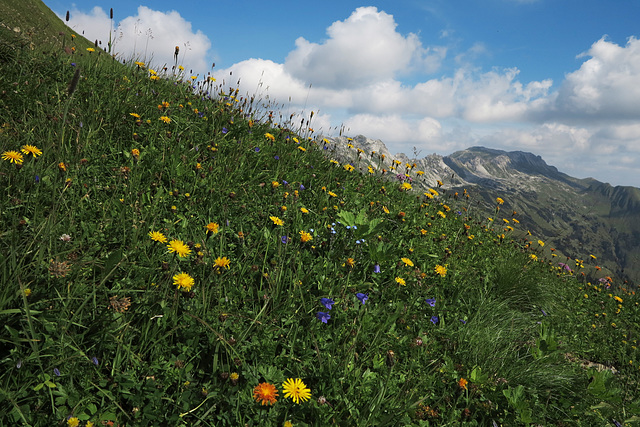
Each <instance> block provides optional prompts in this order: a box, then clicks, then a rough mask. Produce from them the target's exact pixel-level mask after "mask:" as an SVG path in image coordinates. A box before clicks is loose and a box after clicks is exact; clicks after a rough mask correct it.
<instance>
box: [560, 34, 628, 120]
mask: <svg viewBox="0 0 640 427" xmlns="http://www.w3.org/2000/svg"><path fill="white" fill-rule="evenodd" d="M579 57H590V58H589V59H588V60H586V61H585V62H583V63H582V65H581V66H580V68H579V69H578V70H576V71H574V72H572V73H569V74H567V76H566V78H565V81H564V82H563V83H562V86H561V87H560V89H559V91H558V95H557V98H556V100H555V105H554V107H555V108H554V112H556V113H560V114H563V115H565V116H567V117H569V118H573V119H585V120H589V121H593V120H594V119H596V120H611V119H615V120H621V119H622V120H625V119H633V120H637V119H640V40H638V39H636V38H634V37H631V38H629V39H628V41H627V44H626V46H624V47H623V46H620V45H618V44H616V43H613V42H610V41H607V39H606V37H603V38H601V39H600V40H598V41H597V42H595V43H594V44H593V45H592V46H591V48H590V49H589V50H588V51H587V52H585V53H583V54H581V55H579Z"/></svg>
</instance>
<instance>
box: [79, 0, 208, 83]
mask: <svg viewBox="0 0 640 427" xmlns="http://www.w3.org/2000/svg"><path fill="white" fill-rule="evenodd" d="M137 12H138V13H137V14H136V15H134V16H129V17H127V18H125V19H123V20H122V21H120V23H117V24H116V23H114V27H115V28H113V31H112V40H113V49H112V51H114V52H115V53H116V54H118V56H119V57H120V58H122V59H127V60H129V59H135V60H141V61H145V62H151V63H152V65H153V66H155V67H161V66H163V65H167V66H168V67H171V66H172V65H173V64H174V56H173V54H174V49H175V46H179V47H180V55H179V59H178V62H179V63H180V64H182V65H183V66H184V67H185V68H186V69H187V70H190V69H193V70H194V72H196V73H202V74H204V73H205V72H206V71H207V69H208V68H209V67H208V65H209V64H208V62H207V59H206V58H207V52H208V50H209V48H210V47H211V42H210V40H209V39H208V37H207V36H206V35H204V34H203V33H202V32H201V31H200V30H198V31H196V32H194V31H193V29H192V27H191V23H190V22H188V21H186V20H185V19H184V18H182V16H181V15H180V14H179V13H178V12H176V11H170V12H160V11H156V10H152V9H150V8H148V7H145V6H140V7H138V11H137ZM67 24H68V25H69V27H71V28H72V29H73V30H75V31H77V32H78V33H80V34H83V35H84V36H85V37H86V38H88V39H89V40H99V41H101V42H102V44H101V47H105V48H106V47H107V43H108V40H109V31H110V30H111V29H112V27H111V25H112V22H111V20H110V19H109V16H108V15H107V13H106V12H105V11H104V10H103V9H102V8H100V7H97V6H96V7H94V8H93V9H92V10H91V11H90V12H89V13H84V12H81V11H79V10H77V9H74V10H71V13H70V19H69V22H68V23H67Z"/></svg>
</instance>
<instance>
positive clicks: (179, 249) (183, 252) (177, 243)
mask: <svg viewBox="0 0 640 427" xmlns="http://www.w3.org/2000/svg"><path fill="white" fill-rule="evenodd" d="M167 248H168V249H169V252H174V253H176V254H178V256H179V257H180V258H184V257H186V256H188V255H189V254H190V253H191V249H189V246H187V245H185V244H184V242H183V241H182V240H172V241H170V242H169V244H168V245H167Z"/></svg>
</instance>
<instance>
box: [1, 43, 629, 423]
mask: <svg viewBox="0 0 640 427" xmlns="http://www.w3.org/2000/svg"><path fill="white" fill-rule="evenodd" d="M74 43H76V40H75V39H72V38H71V36H70V35H69V34H68V33H67V34H65V36H64V37H62V39H61V40H59V42H58V45H57V47H56V46H54V49H53V50H52V51H50V52H45V53H43V52H42V49H35V50H34V51H32V50H31V49H28V48H26V47H23V48H17V49H16V50H15V55H13V56H12V57H11V58H7V59H5V60H3V62H1V63H0V64H1V67H2V70H1V71H2V72H1V73H0V102H1V108H0V152H1V153H2V154H1V156H2V157H1V160H0V192H1V193H2V197H1V198H0V215H1V220H0V248H1V249H0V281H1V283H0V323H1V324H2V325H3V327H2V329H0V363H1V365H2V369H1V370H0V424H3V425H4V424H7V425H9V424H18V423H19V424H22V425H54V424H55V425H70V426H77V425H80V426H89V425H121V426H122V425H127V426H134V425H202V426H225V425H228V426H238V425H250V426H251V425H261V426H266V425H273V426H282V425H285V426H290V425H294V426H305V425H314V426H325V425H340V426H363V425H385V426H386V425H389V426H393V425H397V426H406V425H423V426H432V425H438V426H446V425H456V426H458V425H469V426H473V425H529V424H532V423H535V424H540V425H558V426H567V425H584V426H594V425H615V424H614V420H615V423H620V424H621V423H624V422H626V423H628V424H633V423H636V422H637V421H638V419H639V418H638V412H639V411H640V401H639V398H638V395H637V387H638V383H637V382H638V379H639V377H640V375H639V374H640V370H639V364H640V357H639V356H638V351H637V344H638V331H637V324H638V320H639V312H638V310H639V308H638V298H637V297H636V295H635V294H634V293H633V292H630V291H627V290H625V289H623V288H620V287H617V286H616V284H615V283H613V284H610V283H594V284H591V283H587V282H586V281H584V279H583V278H582V276H580V275H579V274H577V275H576V274H573V273H572V272H571V273H570V272H569V270H568V269H558V268H557V267H554V266H551V265H550V264H549V263H548V262H547V261H546V260H545V259H544V256H543V244H544V242H539V241H537V239H535V238H534V237H532V236H530V237H529V238H530V240H527V239H524V240H522V239H518V238H514V237H512V230H511V229H509V228H508V227H511V226H512V225H514V224H509V225H508V227H507V225H506V224H498V223H497V221H489V220H486V219H485V220H480V219H476V218H474V217H471V216H469V215H468V210H469V206H470V205H471V204H472V203H474V195H473V194H465V195H461V197H458V198H453V197H450V195H448V194H446V193H445V192H443V191H442V190H441V189H440V188H439V187H438V183H437V182H433V183H430V185H431V191H428V192H426V193H423V192H416V191H415V190H414V189H413V188H412V187H411V185H408V183H407V182H404V183H401V182H399V181H388V180H386V179H385V178H386V176H385V175H381V174H377V173H373V174H368V175H366V176H365V175H362V174H359V173H358V172H357V166H358V159H360V158H361V157H363V156H375V154H373V153H364V152H363V153H361V152H357V151H354V152H353V161H352V163H353V164H351V163H347V162H345V163H342V164H341V163H339V162H337V161H335V160H332V159H330V158H327V157H325V156H324V153H325V152H327V151H328V150H324V146H325V142H324V141H323V140H322V139H321V138H315V137H314V133H313V131H312V130H310V129H309V126H311V127H312V126H313V123H312V122H311V123H306V122H305V123H304V126H303V127H300V126H299V122H298V124H297V125H294V124H292V123H288V122H286V120H285V121H283V120H282V119H280V118H278V119H277V120H276V119H275V117H279V115H278V113H277V111H274V112H273V114H271V113H270V111H271V110H272V108H271V106H270V105H269V104H264V103H263V102H262V101H261V100H257V99H253V98H252V97H251V96H248V97H245V96H241V95H240V94H239V93H238V91H237V90H235V89H234V88H232V87H224V86H223V85H221V84H219V83H218V82H214V81H211V80H205V81H197V80H196V79H192V78H191V77H190V76H185V75H182V74H178V75H173V74H167V75H159V74H158V73H157V72H156V71H154V70H153V65H152V64H140V63H138V64H136V63H133V62H132V63H130V64H128V65H126V66H123V65H122V64H120V63H118V62H116V61H114V60H112V59H111V58H110V57H109V56H108V55H106V54H104V53H102V54H101V53H100V51H92V52H91V51H88V50H87V48H86V47H81V46H79V45H75V44H74ZM65 47H75V48H76V49H75V50H71V52H69V50H67V52H69V53H65V49H64V48H65ZM276 121H277V123H276ZM292 129H293V130H292ZM395 168H396V171H394V175H395V173H402V174H406V175H409V176H411V177H412V178H413V179H414V180H420V179H422V178H421V176H422V174H421V173H420V171H417V170H414V169H413V168H412V167H411V165H404V164H396V166H395ZM467 196H468V197H467ZM501 202H502V201H501V200H496V208H497V207H498V206H499V205H500V203H501ZM525 214H526V213H525ZM585 262H587V261H585ZM571 268H572V269H574V267H573V266H571Z"/></svg>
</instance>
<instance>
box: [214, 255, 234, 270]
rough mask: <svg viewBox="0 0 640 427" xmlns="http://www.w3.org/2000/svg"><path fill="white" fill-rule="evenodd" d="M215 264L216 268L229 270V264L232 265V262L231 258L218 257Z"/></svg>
mask: <svg viewBox="0 0 640 427" xmlns="http://www.w3.org/2000/svg"><path fill="white" fill-rule="evenodd" d="M214 263H215V267H216V268H226V269H229V264H231V261H230V260H229V258H227V257H226V256H225V257H222V258H220V257H218V258H216V260H215V261H214Z"/></svg>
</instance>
